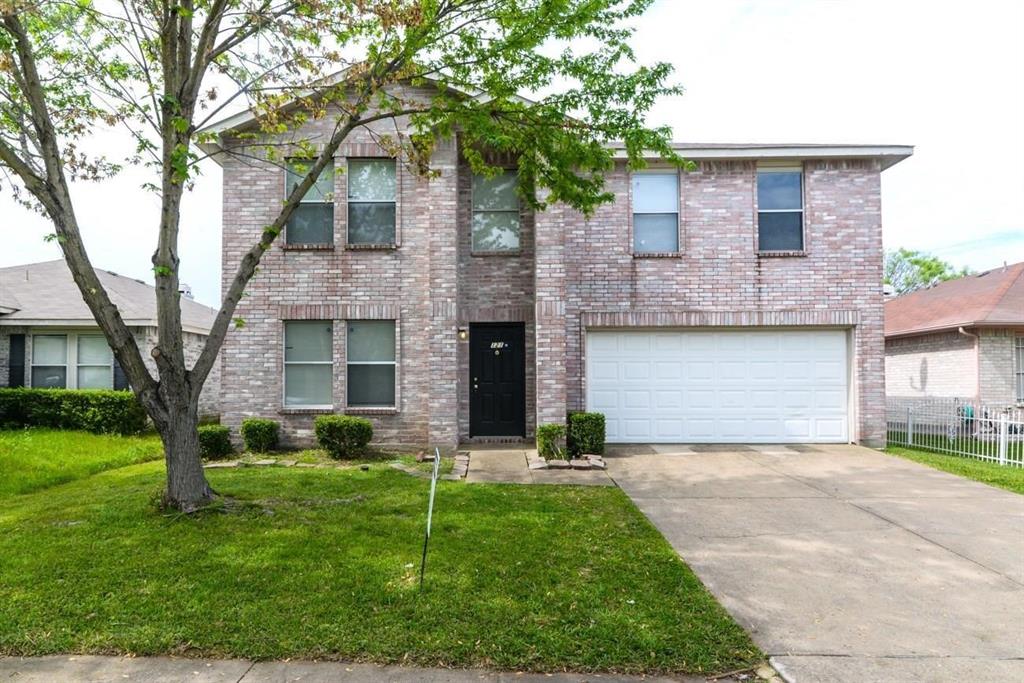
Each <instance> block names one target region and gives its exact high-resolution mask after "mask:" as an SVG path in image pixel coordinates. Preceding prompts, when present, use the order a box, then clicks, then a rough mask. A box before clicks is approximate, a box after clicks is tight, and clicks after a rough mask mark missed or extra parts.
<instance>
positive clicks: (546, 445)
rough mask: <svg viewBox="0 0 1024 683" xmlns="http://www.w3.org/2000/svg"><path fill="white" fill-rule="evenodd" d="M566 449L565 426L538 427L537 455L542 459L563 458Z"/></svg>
mask: <svg viewBox="0 0 1024 683" xmlns="http://www.w3.org/2000/svg"><path fill="white" fill-rule="evenodd" d="M564 449H565V425H560V424H546V425H538V426H537V454H538V455H540V456H541V457H542V458H561V457H562V455H563V454H564Z"/></svg>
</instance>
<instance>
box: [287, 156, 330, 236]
mask: <svg viewBox="0 0 1024 683" xmlns="http://www.w3.org/2000/svg"><path fill="white" fill-rule="evenodd" d="M311 164H312V162H311V161H309V160H305V159H289V160H288V173H287V183H286V196H287V195H289V194H291V193H292V191H293V190H294V189H295V186H296V185H298V184H299V183H301V182H302V181H303V179H304V178H305V177H306V175H307V174H308V173H309V169H310V166H311ZM285 242H286V243H287V244H333V243H334V165H333V164H331V163H328V165H327V166H326V167H325V168H324V170H323V171H321V172H320V175H319V176H318V177H317V179H316V182H314V183H313V186H312V187H310V188H309V190H308V191H307V192H306V194H305V195H304V196H303V197H302V199H301V200H300V201H299V205H298V206H297V207H295V211H293V212H292V215H291V217H289V219H288V227H287V229H286V230H285Z"/></svg>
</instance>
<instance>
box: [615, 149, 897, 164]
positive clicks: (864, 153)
mask: <svg viewBox="0 0 1024 683" xmlns="http://www.w3.org/2000/svg"><path fill="white" fill-rule="evenodd" d="M612 147H613V148H614V149H615V154H614V156H615V158H616V159H625V158H627V154H626V150H625V149H624V148H623V147H622V146H621V145H612ZM672 147H673V149H674V150H675V151H676V152H678V153H679V155H680V156H682V157H683V158H684V159H690V160H693V161H703V160H714V159H750V160H753V161H759V160H787V159H790V160H798V159H857V158H860V159H881V161H882V169H883V170H884V169H886V168H889V167H890V166H892V165H894V164H896V163H898V162H900V161H902V160H904V159H906V158H908V157H910V156H911V155H913V153H914V147H913V145H749V146H746V145H721V146H720V145H708V146H706V147H704V146H701V145H692V144H673V145H672ZM645 156H646V157H649V158H652V159H657V158H658V156H657V154H656V153H655V152H648V153H645Z"/></svg>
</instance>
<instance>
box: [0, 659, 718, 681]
mask: <svg viewBox="0 0 1024 683" xmlns="http://www.w3.org/2000/svg"><path fill="white" fill-rule="evenodd" d="M640 680H644V681H687V682H689V683H697V682H698V681H703V680H704V679H702V678H700V679H698V678H638V677H633V676H616V675H611V674H586V675H581V674H522V673H514V672H510V673H501V672H496V671H485V670H480V669H423V668H415V667H398V666H375V665H373V664H346V663H336V662H302V661H289V662H251V661H248V660H244V659H226V660H225V659H179V658H172V657H137V658H136V657H98V656H87V655H57V656H53V657H25V658H21V657H0V681H16V682H17V683H53V682H54V681H60V682H61V683H123V682H124V681H144V682H145V683H180V682H181V681H188V683H290V682H291V681H302V683H335V682H336V681H337V682H345V683H377V682H378V681H385V682H392V681H393V682H395V683H412V682H414V681H423V682H424V683H464V682H469V681H492V682H493V681H497V682H499V683H501V682H504V681H509V682H511V681H517V682H522V683H541V682H542V681H543V682H544V683H549V682H550V683H584V682H586V681H594V682H603V683H624V682H625V681H640ZM728 680H735V679H731V678H730V679H728Z"/></svg>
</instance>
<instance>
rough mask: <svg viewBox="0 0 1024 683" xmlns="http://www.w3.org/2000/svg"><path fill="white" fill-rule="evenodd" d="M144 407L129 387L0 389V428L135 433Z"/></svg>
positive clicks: (145, 419)
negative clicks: (126, 388) (114, 389)
mask: <svg viewBox="0 0 1024 683" xmlns="http://www.w3.org/2000/svg"><path fill="white" fill-rule="evenodd" d="M147 422H148V417H147V416H146V411H145V409H144V408H143V407H142V405H140V404H139V402H138V400H136V398H135V395H134V394H132V393H131V392H130V391H111V390H109V389H29V388H27V387H19V388H15V389H0V428H3V429H20V428H23V427H48V428H50V429H81V430H84V431H87V432H94V433H97V434H138V433H139V432H141V431H142V430H143V429H145V428H146V423H147Z"/></svg>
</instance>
